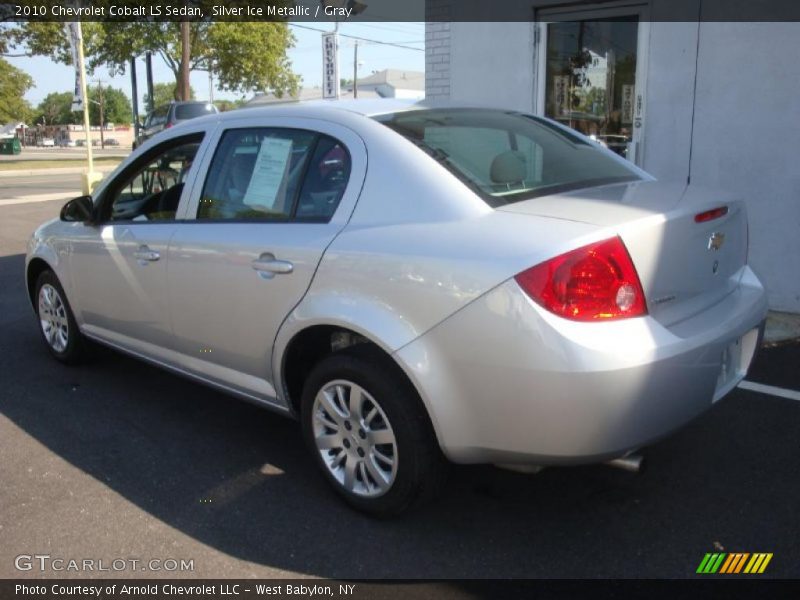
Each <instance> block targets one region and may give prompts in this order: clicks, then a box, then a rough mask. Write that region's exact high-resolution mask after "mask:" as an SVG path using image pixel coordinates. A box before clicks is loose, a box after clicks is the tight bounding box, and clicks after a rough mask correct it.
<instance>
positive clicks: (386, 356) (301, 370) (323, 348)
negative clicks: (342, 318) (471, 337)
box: [276, 323, 441, 447]
mask: <svg viewBox="0 0 800 600" xmlns="http://www.w3.org/2000/svg"><path fill="white" fill-rule="evenodd" d="M356 346H357V347H359V348H361V349H363V350H362V351H363V352H368V353H370V354H372V355H373V356H375V357H377V358H378V359H379V360H381V361H382V362H384V364H385V365H387V367H388V368H391V369H393V370H394V371H395V373H396V374H397V375H399V376H400V377H401V378H402V379H403V381H405V382H406V383H407V385H408V386H409V390H411V391H413V392H414V394H415V396H416V401H418V402H419V403H420V406H421V407H422V409H423V410H424V411H425V414H426V415H427V416H428V422H429V424H430V426H431V431H432V432H433V434H434V436H435V438H436V440H437V443H439V446H440V447H441V437H440V435H439V428H438V426H437V424H436V420H435V419H434V417H433V414H432V413H431V410H430V408H429V406H428V402H427V401H426V398H425V396H424V394H423V393H422V391H421V390H420V389H419V388H418V387H417V385H416V384H415V382H414V379H413V378H412V377H411V376H410V375H409V373H407V372H406V369H405V367H404V366H403V364H402V363H401V362H400V361H398V360H397V357H396V356H395V355H394V353H393V352H392V351H391V350H390V349H389V348H388V347H387V346H386V345H385V344H384V343H381V341H380V338H378V337H376V336H374V335H372V334H371V333H369V332H364V331H361V330H359V329H358V328H355V327H352V326H349V324H341V323H315V324H313V325H308V326H307V327H304V328H301V329H298V330H297V331H295V332H294V333H293V334H292V336H291V338H290V339H289V340H288V341H287V342H286V343H285V345H284V346H283V352H281V355H280V358H279V362H278V364H279V369H278V370H277V371H276V372H277V374H278V375H279V381H277V382H276V383H277V385H276V388H279V389H280V391H281V393H282V394H283V396H284V400H285V401H286V404H287V406H288V407H289V409H290V410H291V412H292V414H293V415H294V416H296V417H297V416H299V415H300V404H301V397H302V391H303V383H304V381H305V379H306V377H307V376H308V374H309V373H310V372H311V370H312V369H313V368H314V365H316V364H317V363H318V362H319V361H320V360H322V359H323V358H325V357H326V356H330V355H331V354H334V353H335V352H339V351H343V350H346V349H348V348H352V347H356Z"/></svg>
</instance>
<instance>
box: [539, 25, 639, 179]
mask: <svg viewBox="0 0 800 600" xmlns="http://www.w3.org/2000/svg"><path fill="white" fill-rule="evenodd" d="M598 13H600V14H598ZM581 16H583V15H581V14H580V13H577V14H575V20H571V18H572V16H570V20H564V17H563V15H561V16H559V20H558V21H557V22H549V23H547V22H545V23H539V24H538V27H539V31H538V33H537V39H538V45H537V51H538V54H539V56H538V61H537V62H538V70H539V73H538V77H537V96H538V98H537V99H538V103H537V112H538V113H539V114H542V115H544V116H546V117H550V118H551V119H555V120H556V121H558V122H560V123H563V124H564V125H566V126H568V127H571V128H572V129H575V130H577V131H579V132H581V133H583V134H585V135H587V136H589V137H591V138H592V139H594V140H596V141H597V142H598V143H600V144H603V145H604V146H606V147H607V148H609V149H610V150H612V151H613V152H616V153H617V154H619V155H620V156H623V157H625V158H627V159H629V160H631V161H633V162H635V163H637V164H641V162H642V156H641V152H640V151H639V149H640V148H641V141H642V136H643V124H644V85H643V82H644V76H643V72H644V65H643V64H642V63H643V58H644V57H643V56H642V54H643V46H644V44H643V41H642V40H643V33H644V32H643V30H646V23H643V22H641V20H640V15H639V14H627V15H624V14H622V15H620V14H617V15H613V16H607V17H605V16H602V13H601V12H600V11H593V14H591V16H589V15H586V16H587V17H588V18H581ZM644 62H646V61H644Z"/></svg>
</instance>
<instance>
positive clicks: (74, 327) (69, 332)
mask: <svg viewBox="0 0 800 600" xmlns="http://www.w3.org/2000/svg"><path fill="white" fill-rule="evenodd" d="M36 314H37V316H38V317H39V331H40V332H41V334H42V339H44V342H45V344H47V348H48V350H50V353H51V354H52V355H53V356H54V357H55V358H57V359H58V360H60V361H61V362H63V363H67V364H74V363H77V362H80V360H81V359H83V358H84V356H85V351H86V350H85V340H84V338H83V336H82V335H81V332H80V331H79V330H78V324H77V323H76V321H75V316H74V315H73V313H72V309H71V308H70V306H69V302H67V296H66V294H65V293H64V288H62V287H61V283H60V282H59V281H58V277H56V276H55V274H54V273H53V272H52V271H44V272H43V273H41V274H40V275H39V278H38V279H37V280H36Z"/></svg>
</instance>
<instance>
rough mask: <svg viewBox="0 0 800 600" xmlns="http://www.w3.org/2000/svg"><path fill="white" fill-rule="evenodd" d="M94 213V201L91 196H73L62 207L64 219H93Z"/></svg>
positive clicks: (62, 217)
mask: <svg viewBox="0 0 800 600" xmlns="http://www.w3.org/2000/svg"><path fill="white" fill-rule="evenodd" d="M93 215H94V203H93V202H92V197H91V196H78V197H77V198H73V199H72V200H70V201H69V202H67V203H66V204H65V205H64V208H62V209H61V215H60V217H61V220H62V221H80V222H86V221H91V220H92V216H93Z"/></svg>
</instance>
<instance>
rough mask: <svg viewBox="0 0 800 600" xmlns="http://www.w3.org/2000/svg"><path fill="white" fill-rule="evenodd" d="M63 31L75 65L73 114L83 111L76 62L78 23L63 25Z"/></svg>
mask: <svg viewBox="0 0 800 600" xmlns="http://www.w3.org/2000/svg"><path fill="white" fill-rule="evenodd" d="M64 30H65V31H66V33H67V38H68V39H69V48H70V51H71V53H72V64H73V65H75V92H74V93H73V95H72V110H73V112H77V111H81V110H83V90H82V89H81V67H80V62H79V60H78V44H80V43H81V31H80V23H64Z"/></svg>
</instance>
